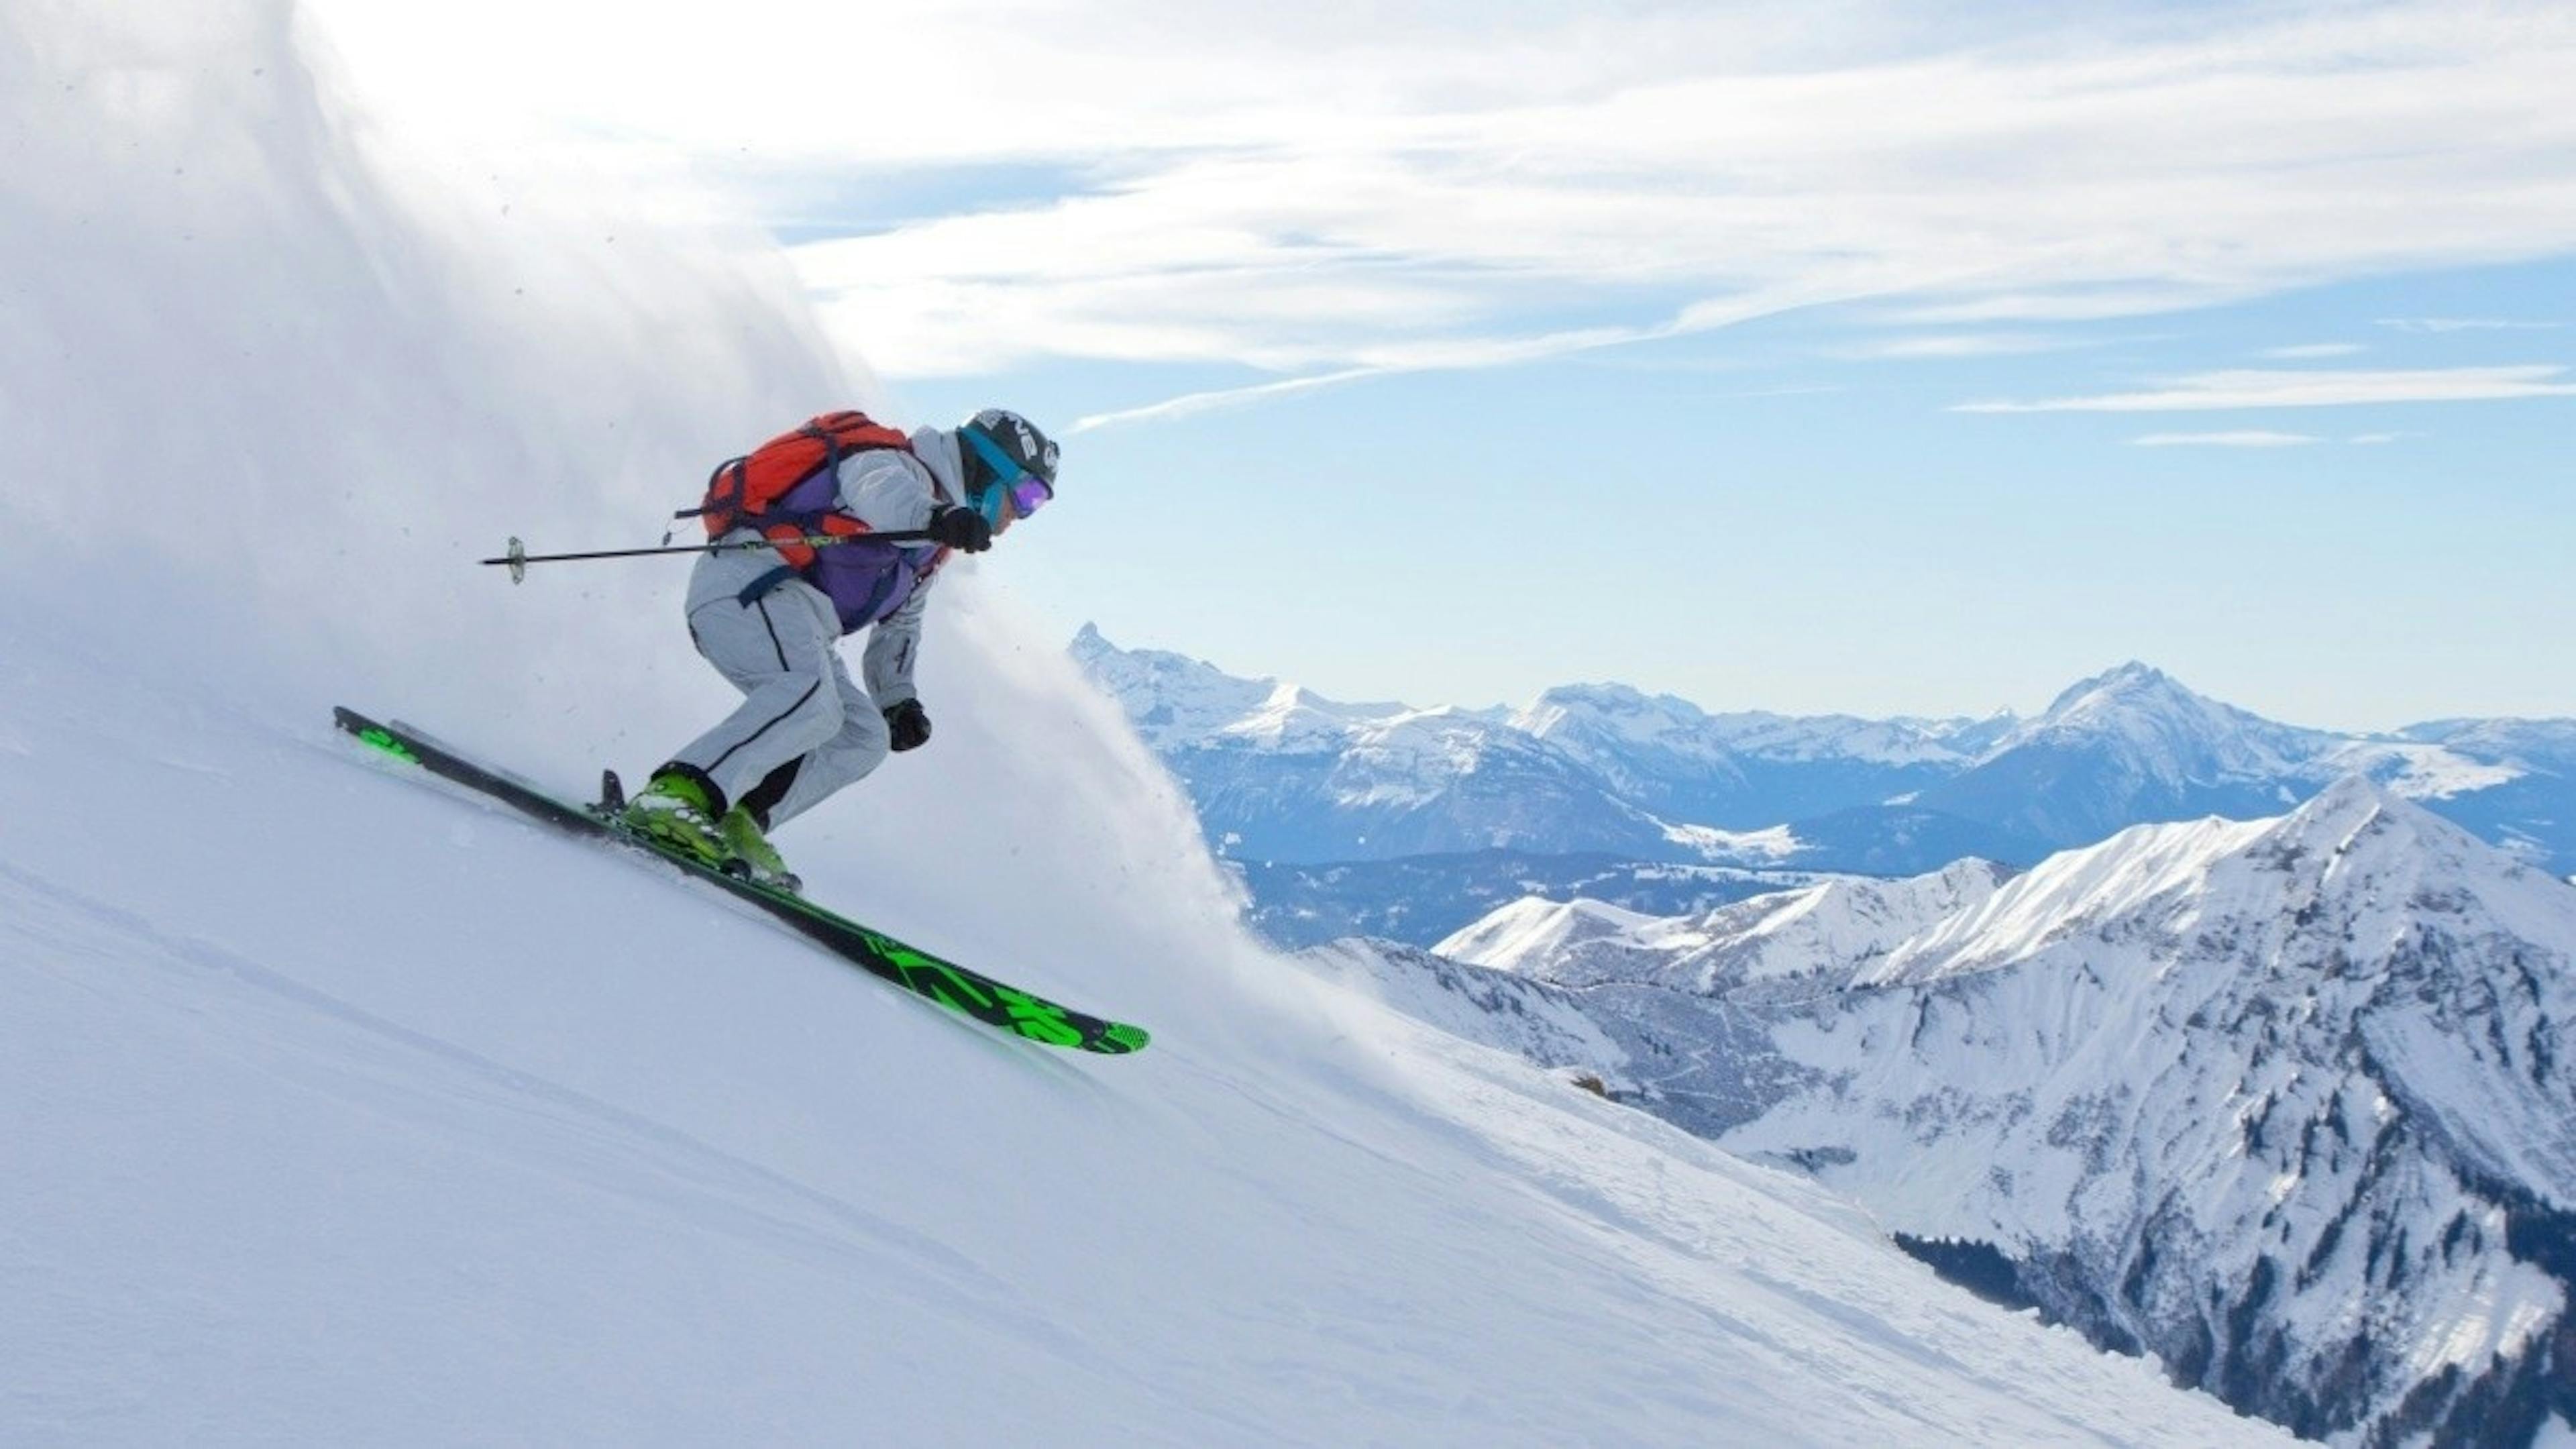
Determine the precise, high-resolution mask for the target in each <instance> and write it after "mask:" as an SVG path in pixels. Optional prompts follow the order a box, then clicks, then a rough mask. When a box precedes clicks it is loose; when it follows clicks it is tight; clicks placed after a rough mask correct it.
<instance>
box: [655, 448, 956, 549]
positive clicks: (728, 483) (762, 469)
mask: <svg viewBox="0 0 2576 1449" xmlns="http://www.w3.org/2000/svg"><path fill="white" fill-rule="evenodd" d="M871 448H895V449H900V450H901V451H903V452H906V453H909V452H911V451H912V439H910V438H909V437H906V436H905V435H904V434H902V433H900V432H898V431H896V430H895V429H893V428H889V427H885V426H883V425H881V424H879V423H877V422H874V421H872V420H871V419H870V418H869V417H868V415H867V414H865V413H860V412H847V411H844V412H833V413H825V414H823V415H822V416H820V417H818V418H815V419H814V420H813V421H811V422H809V423H807V424H806V425H805V426H803V427H801V428H798V429H797V430H795V431H794V432H792V433H781V434H779V435H778V436H777V437H774V438H772V439H770V440H769V441H768V442H766V443H763V444H761V445H760V446H759V447H757V448H754V449H752V450H751V451H750V452H748V453H746V454H744V455H743V456H741V457H739V458H731V459H727V460H726V461H725V462H722V463H719V464H717V465H716V470H715V472H714V473H713V474H711V475H709V476H708V478H707V497H706V501H705V502H703V503H701V504H699V505H698V506H697V507H696V508H694V509H691V510H689V511H688V512H685V513H682V514H680V515H679V516H680V517H682V518H687V517H690V516H691V515H692V514H694V515H695V516H697V517H699V518H702V519H704V520H705V521H706V525H707V537H709V538H722V537H724V536H725V535H726V534H728V533H730V532H732V531H733V530H735V529H737V528H741V527H745V526H753V527H758V528H759V529H760V531H761V532H762V533H763V534H766V535H767V536H768V537H769V539H770V541H771V542H772V543H773V544H774V545H776V547H777V549H778V552H779V554H780V556H782V557H783V558H785V559H786V560H787V562H788V563H789V564H791V565H793V566H794V567H796V568H798V569H802V568H805V567H806V566H808V565H810V564H811V563H813V562H814V550H813V548H812V547H810V546H809V545H807V544H806V543H804V542H803V540H804V538H805V536H806V535H808V534H813V533H821V534H826V535H829V536H832V537H836V538H855V537H857V536H859V535H861V534H864V533H866V532H867V531H868V526H867V525H866V524H864V523H861V522H859V521H858V520H857V519H855V518H852V517H850V516H849V515H848V514H846V513H841V512H838V511H836V510H834V508H833V507H832V505H833V503H834V502H835V501H836V500H837V498H838V495H839V483H838V481H837V479H836V477H835V475H836V474H838V473H839V471H840V467H841V460H842V459H844V458H846V457H848V456H850V455H851V454H852V453H859V452H865V451H867V450H868V449H871ZM818 480H820V481H821V486H820V487H817V488H811V489H806V488H805V485H807V484H811V483H815V482H817V481H818ZM800 489H805V496H803V497H798V498H791V497H790V496H789V495H791V494H795V493H797V492H798V491H799V490H800ZM773 519H774V520H775V521H769V520H773Z"/></svg>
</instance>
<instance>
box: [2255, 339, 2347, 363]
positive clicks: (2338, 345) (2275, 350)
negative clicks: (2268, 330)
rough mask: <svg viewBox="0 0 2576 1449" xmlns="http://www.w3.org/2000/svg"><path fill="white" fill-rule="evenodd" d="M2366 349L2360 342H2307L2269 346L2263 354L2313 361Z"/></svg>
mask: <svg viewBox="0 0 2576 1449" xmlns="http://www.w3.org/2000/svg"><path fill="white" fill-rule="evenodd" d="M2366 350H2367V349H2365V348H2364V347H2363V346H2362V345H2361V344H2360V343H2358V342H2306V343H2301V344H2300V345H2298V346H2296V347H2267V348H2265V349H2263V355H2264V356H2265V357H2272V358H2278V359H2280V360H2281V361H2283V362H2313V361H2315V360H2317V359H2318V358H2323V357H2350V356H2352V355H2353V354H2354V353H2356V352H2362V351H2366Z"/></svg>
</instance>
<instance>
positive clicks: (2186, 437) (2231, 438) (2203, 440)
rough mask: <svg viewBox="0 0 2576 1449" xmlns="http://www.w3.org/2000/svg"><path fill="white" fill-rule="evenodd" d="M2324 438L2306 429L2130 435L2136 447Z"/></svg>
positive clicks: (2268, 444)
mask: <svg viewBox="0 0 2576 1449" xmlns="http://www.w3.org/2000/svg"><path fill="white" fill-rule="evenodd" d="M2324 441H2325V439H2323V438H2319V437H2313V436H2311V435H2309V434H2307V433H2266V432H2257V431H2253V430H2250V429H2249V430H2244V431H2239V432H2232V433H2149V434H2147V435H2146V436H2145V437H2143V438H2131V439H2130V440H2129V444H2130V446H2132V447H2138V448H2297V447H2303V446H2305V445H2307V444H2309V443H2322V442H2324Z"/></svg>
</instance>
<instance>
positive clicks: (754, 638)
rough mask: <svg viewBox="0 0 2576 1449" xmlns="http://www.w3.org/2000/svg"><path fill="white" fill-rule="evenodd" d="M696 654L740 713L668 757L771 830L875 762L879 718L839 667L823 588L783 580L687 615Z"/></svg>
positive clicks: (879, 749)
mask: <svg viewBox="0 0 2576 1449" xmlns="http://www.w3.org/2000/svg"><path fill="white" fill-rule="evenodd" d="M689 637H690V639H691V640H693V641H694V642H695V643H696V644H697V646H698V652H699V653H700V654H703V655H705V656H706V659H707V662H708V663H709V664H712V665H714V666H715V667H716V669H717V670H718V671H719V672H721V673H722V674H723V675H724V677H725V678H727V679H729V680H731V681H733V685H734V687H735V688H736V689H739V690H741V691H742V692H743V701H742V707H741V708H739V709H737V710H735V711H734V712H733V713H732V714H730V715H727V716H726V717H725V719H724V722H723V723H721V724H719V725H717V726H716V727H715V728H714V729H711V730H709V731H707V732H706V733H705V734H703V735H700V736H699V737H698V738H697V739H695V740H693V741H691V742H690V743H689V744H688V745H687V747H685V748H683V749H682V750H681V751H680V753H679V754H677V755H675V756H673V758H674V759H676V760H677V761H678V762H679V763H681V764H684V765H693V766H695V767H697V768H698V769H700V770H704V771H705V772H706V773H707V777H708V778H709V779H712V780H714V781H715V782H716V788H717V789H720V790H722V791H724V795H725V799H726V800H727V801H729V802H731V803H732V804H735V805H746V806H749V807H750V808H751V809H752V810H753V813H754V814H755V815H757V814H759V813H761V811H762V810H764V809H765V810H766V812H767V815H768V820H769V825H770V827H771V828H773V829H774V828H776V827H777V826H779V825H781V824H783V823H785V822H786V821H789V820H792V819H794V818H795V817H796V816H799V815H802V814H804V813H805V812H806V811H807V810H810V809H812V808H813V807H814V806H816V805H817V804H820V803H821V802H822V801H823V800H824V799H825V798H826V797H828V796H830V795H831V794H832V792H833V791H835V790H838V789H840V788H841V787H842V786H844V785H848V784H852V783H854V782H855V781H857V780H859V779H861V778H863V777H864V776H865V775H866V774H867V773H868V772H869V771H871V770H873V769H875V768H876V767H877V766H878V765H879V764H881V763H883V762H884V760H885V757H886V750H887V744H888V740H887V735H886V722H885V716H884V715H882V714H880V713H879V712H878V711H877V705H876V701H875V700H873V699H870V698H869V697H868V692H867V691H866V690H864V689H862V688H860V687H859V685H858V682H857V681H855V680H853V679H852V678H850V672H849V671H848V670H847V669H845V668H843V667H842V664H841V651H840V647H839V646H840V642H841V621H840V618H839V616H838V615H836V614H834V613H833V611H832V601H831V600H830V599H828V598H826V597H825V596H824V594H823V591H822V590H820V589H817V588H815V587H814V586H812V585H811V584H808V583H805V582H804V581H803V580H801V579H791V580H789V581H787V582H786V583H783V584H780V585H779V586H778V587H776V588H774V589H772V590H770V591H769V593H768V594H766V595H765V596H763V597H762V598H760V599H758V600H756V601H754V602H752V603H749V604H743V603H739V602H736V601H735V600H733V599H730V598H719V599H716V600H712V601H710V602H708V603H705V604H701V605H700V606H699V607H698V608H697V609H696V610H695V611H694V612H692V613H691V614H690V615H689Z"/></svg>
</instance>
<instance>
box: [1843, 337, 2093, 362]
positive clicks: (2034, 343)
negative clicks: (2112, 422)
mask: <svg viewBox="0 0 2576 1449" xmlns="http://www.w3.org/2000/svg"><path fill="white" fill-rule="evenodd" d="M2102 345H2104V342H2103V340H2102V339H2098V338H2090V337H2079V336H2072V335H2069V334H2066V333H2052V332H1934V333H1925V334H1920V335H1915V336H1906V337H1882V338H1878V339H1875V340H1873V341H1869V342H1860V343H1854V344H1852V345H1850V346H1847V347H1837V348H1833V349H1831V350H1830V351H1829V353H1828V355H1830V356H1833V357H1839V358H1845V359H1850V360H1855V361H1883V362H1911V361H1938V360H1941V359H1945V358H1979V357H2023V356H2029V355H2031V354H2034V353H2042V352H2064V351H2069V350H2071V349H2074V348H2079V347H2098V346H2102Z"/></svg>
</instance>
